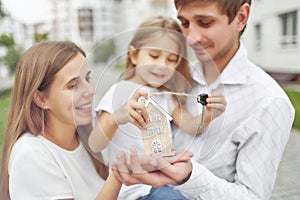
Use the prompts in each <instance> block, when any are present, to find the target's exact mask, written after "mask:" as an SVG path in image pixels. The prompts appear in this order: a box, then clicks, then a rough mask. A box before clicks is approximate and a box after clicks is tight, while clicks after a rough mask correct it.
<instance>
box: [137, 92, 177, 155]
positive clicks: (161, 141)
mask: <svg viewBox="0 0 300 200" xmlns="http://www.w3.org/2000/svg"><path fill="white" fill-rule="evenodd" d="M142 102H144V104H145V107H146V109H147V112H148V115H149V118H150V121H149V122H148V124H147V128H146V129H144V130H143V131H142V138H143V143H144V150H145V152H146V153H159V154H161V155H162V156H173V155H174V152H172V151H171V142H170V141H171V138H170V135H171V127H170V121H171V120H172V117H171V116H170V115H169V114H168V113H167V112H166V111H165V110H164V109H163V108H161V107H160V106H159V105H158V104H157V103H156V102H155V101H154V100H153V99H151V97H150V98H149V99H148V100H145V99H144V100H142Z"/></svg>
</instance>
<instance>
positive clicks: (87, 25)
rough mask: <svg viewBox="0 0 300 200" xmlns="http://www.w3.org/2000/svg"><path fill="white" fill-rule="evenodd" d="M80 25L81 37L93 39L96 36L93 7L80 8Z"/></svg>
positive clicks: (86, 39) (88, 39) (87, 39)
mask: <svg viewBox="0 0 300 200" xmlns="http://www.w3.org/2000/svg"><path fill="white" fill-rule="evenodd" d="M78 26H79V34H80V37H81V38H82V39H83V40H85V41H92V40H93V36H94V26H93V10H92V9H91V8H80V9H78Z"/></svg>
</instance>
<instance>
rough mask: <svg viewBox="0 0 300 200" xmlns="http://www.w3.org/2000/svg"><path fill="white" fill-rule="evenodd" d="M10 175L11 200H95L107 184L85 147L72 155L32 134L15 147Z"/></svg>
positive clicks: (20, 140)
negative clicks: (68, 199)
mask: <svg viewBox="0 0 300 200" xmlns="http://www.w3.org/2000/svg"><path fill="white" fill-rule="evenodd" d="M8 173H9V192H10V197H11V199H22V200H23V199H24V200H26V199H28V200H35V199H36V200H40V199H66V198H74V199H76V200H77V199H84V200H89V199H91V200H92V199H95V197H96V196H97V194H98V193H99V191H100V190H101V188H102V186H103V184H104V180H103V179H102V178H101V177H100V176H99V175H98V173H97V171H96V169H95V166H94V165H93V162H92V160H91V157H90V155H89V154H88V152H87V150H86V149H85V147H84V146H83V145H82V144H81V143H80V145H79V146H78V147H77V148H76V149H75V150H72V151H68V150H65V149H63V148H61V147H59V146H57V145H56V144H54V143H52V142H50V141H49V140H47V139H46V138H44V137H43V136H34V135H32V134H30V133H25V134H24V135H23V136H21V137H20V138H19V139H18V140H17V142H16V143H15V145H14V146H13V149H12V152H11V155H10V159H9V165H8Z"/></svg>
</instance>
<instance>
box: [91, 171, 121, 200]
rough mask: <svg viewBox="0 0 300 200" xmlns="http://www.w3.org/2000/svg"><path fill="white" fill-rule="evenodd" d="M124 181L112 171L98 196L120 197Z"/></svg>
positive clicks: (107, 197)
mask: <svg viewBox="0 0 300 200" xmlns="http://www.w3.org/2000/svg"><path fill="white" fill-rule="evenodd" d="M121 186H122V183H121V182H120V181H118V179H116V178H115V176H114V174H113V173H112V172H111V173H109V176H108V177H107V179H106V181H105V184H104V185H103V187H102V189H101V191H100V192H99V194H98V195H97V197H96V200H98V199H107V200H115V199H117V198H118V195H119V192H120V189H121Z"/></svg>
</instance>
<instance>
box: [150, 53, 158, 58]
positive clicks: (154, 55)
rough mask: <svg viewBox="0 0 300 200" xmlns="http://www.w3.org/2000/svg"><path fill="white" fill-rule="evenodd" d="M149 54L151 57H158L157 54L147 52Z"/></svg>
mask: <svg viewBox="0 0 300 200" xmlns="http://www.w3.org/2000/svg"><path fill="white" fill-rule="evenodd" d="M149 55H150V57H152V58H158V55H157V54H149Z"/></svg>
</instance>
